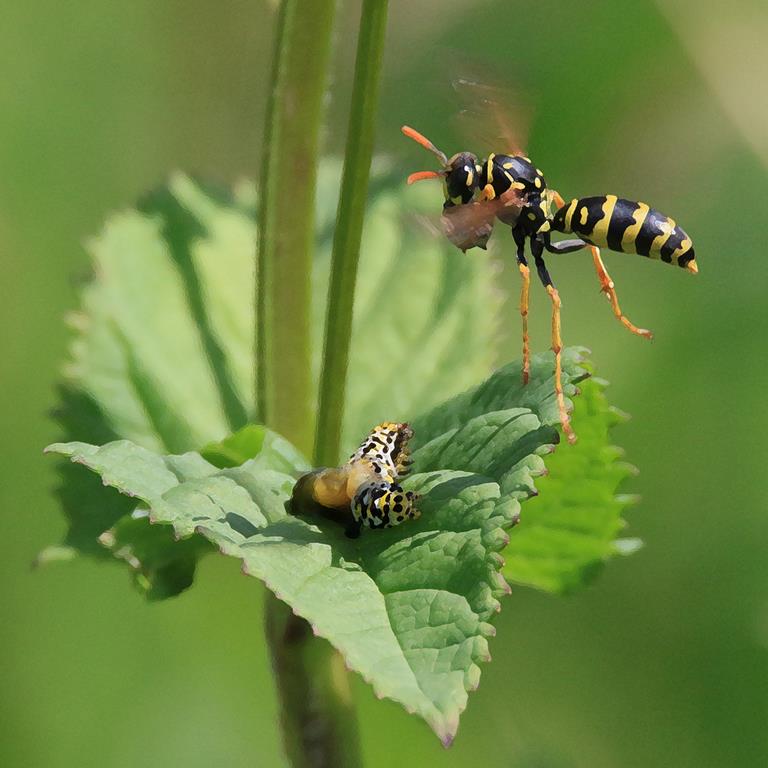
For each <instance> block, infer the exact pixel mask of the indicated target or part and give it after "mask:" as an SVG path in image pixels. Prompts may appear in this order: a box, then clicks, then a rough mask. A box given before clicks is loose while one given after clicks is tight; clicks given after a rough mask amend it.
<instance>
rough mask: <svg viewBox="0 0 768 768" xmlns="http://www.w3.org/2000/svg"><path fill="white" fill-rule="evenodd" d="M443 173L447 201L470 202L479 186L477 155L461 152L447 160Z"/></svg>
mask: <svg viewBox="0 0 768 768" xmlns="http://www.w3.org/2000/svg"><path fill="white" fill-rule="evenodd" d="M443 173H444V174H445V197H446V202H450V203H453V204H455V205H458V204H460V203H468V202H470V200H472V198H473V197H474V196H475V190H476V189H477V188H478V187H479V177H480V173H479V171H478V166H477V157H475V155H473V154H472V153H471V152H459V153H458V154H455V155H454V156H453V157H452V158H451V159H450V160H449V161H448V162H447V164H446V166H445V171H444V172H443Z"/></svg>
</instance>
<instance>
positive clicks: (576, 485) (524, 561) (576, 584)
mask: <svg viewBox="0 0 768 768" xmlns="http://www.w3.org/2000/svg"><path fill="white" fill-rule="evenodd" d="M579 386H580V389H581V394H580V396H579V397H578V398H576V400H575V401H574V402H575V406H576V407H575V409H574V412H573V427H574V430H575V431H576V434H577V435H578V436H579V439H578V442H577V443H576V445H574V446H564V447H563V448H561V449H560V450H558V451H556V452H555V453H554V454H553V456H552V457H551V458H550V459H549V460H548V461H547V469H548V470H549V474H548V476H547V477H543V478H541V480H539V481H538V482H537V486H538V490H539V495H538V497H537V498H535V499H532V500H531V501H530V502H529V503H528V504H527V505H526V508H525V518H524V523H525V524H524V525H521V526H520V528H519V529H518V530H517V531H516V532H515V535H514V536H513V537H512V540H511V541H510V543H509V546H508V547H507V548H506V549H505V550H504V552H503V556H504V558H505V560H506V565H505V566H504V570H503V573H504V575H505V576H506V577H507V579H509V580H510V581H513V582H517V583H519V584H527V585H529V586H533V587H538V588H539V589H544V590H547V591H549V592H556V593H561V594H562V593H566V592H572V591H573V590H575V589H578V588H580V587H582V586H583V585H584V584H587V583H588V582H590V581H591V580H592V579H593V578H594V577H595V576H596V575H597V574H598V573H599V572H600V570H602V567H603V565H604V564H605V562H606V560H608V559H609V558H610V557H612V556H613V555H616V554H632V553H633V552H635V551H637V549H638V548H639V547H640V546H641V543H640V542H639V540H637V539H617V538H616V537H617V536H618V535H619V533H620V532H621V530H622V529H623V528H624V525H625V523H624V521H623V520H622V513H623V511H624V510H625V509H626V507H627V506H628V505H630V504H631V503H633V502H634V501H635V498H634V497H632V496H626V495H617V493H616V491H617V489H618V488H619V486H620V485H621V484H622V483H623V482H624V480H626V479H627V478H628V477H630V476H631V475H633V474H636V470H635V468H634V467H633V466H632V465H631V464H627V463H626V462H623V461H621V460H620V459H621V457H622V456H623V451H622V450H621V449H620V448H616V447H615V446H612V445H611V443H610V435H609V432H610V428H611V427H613V426H614V425H616V424H617V423H620V422H621V421H623V420H624V419H625V418H626V417H625V416H624V415H623V414H622V413H621V412H619V411H617V410H616V409H615V408H611V407H610V406H609V405H608V401H607V400H606V397H605V394H604V392H603V390H604V388H605V386H606V383H605V382H604V381H601V380H599V379H595V378H591V379H588V380H586V381H584V382H582V383H581V384H580V385H579Z"/></svg>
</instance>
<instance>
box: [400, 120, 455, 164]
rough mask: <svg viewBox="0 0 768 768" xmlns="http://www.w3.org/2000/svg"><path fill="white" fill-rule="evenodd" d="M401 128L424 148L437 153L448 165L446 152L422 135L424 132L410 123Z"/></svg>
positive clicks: (441, 160) (443, 162)
mask: <svg viewBox="0 0 768 768" xmlns="http://www.w3.org/2000/svg"><path fill="white" fill-rule="evenodd" d="M400 130H401V131H402V132H403V133H404V134H405V135H406V136H407V137H408V138H409V139H413V140H414V141H415V142H416V143H418V144H421V146H422V147H424V149H428V150H429V151H430V152H432V154H434V155H436V156H437V158H438V160H440V162H441V163H442V164H443V165H448V158H447V157H446V155H445V152H441V151H440V150H439V149H438V148H437V147H436V146H435V145H434V144H433V143H432V142H431V141H430V140H429V139H428V138H427V137H426V136H422V134H420V133H419V132H418V131H416V130H414V129H413V128H411V127H410V126H408V125H404V126H402V128H400Z"/></svg>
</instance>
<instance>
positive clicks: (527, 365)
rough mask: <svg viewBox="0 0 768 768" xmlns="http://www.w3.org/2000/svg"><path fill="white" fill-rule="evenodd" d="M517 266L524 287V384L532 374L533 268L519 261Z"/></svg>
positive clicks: (521, 301)
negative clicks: (530, 313)
mask: <svg viewBox="0 0 768 768" xmlns="http://www.w3.org/2000/svg"><path fill="white" fill-rule="evenodd" d="M517 267H518V269H519V270H520V276H521V277H522V278H523V287H522V288H521V290H520V317H521V318H522V320H523V384H527V383H528V378H529V376H530V374H531V346H530V343H529V341H528V289H529V288H530V285H531V270H530V269H528V266H527V265H526V264H520V263H519V262H518V265H517Z"/></svg>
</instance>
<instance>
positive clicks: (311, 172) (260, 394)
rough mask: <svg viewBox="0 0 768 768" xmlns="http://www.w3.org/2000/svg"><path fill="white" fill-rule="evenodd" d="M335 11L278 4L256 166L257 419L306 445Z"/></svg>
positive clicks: (287, 1)
mask: <svg viewBox="0 0 768 768" xmlns="http://www.w3.org/2000/svg"><path fill="white" fill-rule="evenodd" d="M334 10H335V0H284V1H283V3H282V4H281V6H280V10H279V14H278V22H277V36H276V40H275V52H274V60H273V72H272V90H271V92H270V96H269V105H268V108H267V124H266V131H265V141H264V150H263V163H262V173H261V192H260V195H261V197H260V205H259V257H258V262H257V273H258V274H257V290H256V393H257V396H256V397H257V407H256V418H257V421H259V422H261V423H262V424H267V425H268V426H269V427H271V428H273V429H275V430H277V431H278V432H280V433H281V434H282V435H284V436H285V437H287V438H288V439H289V440H291V441H292V442H293V443H294V445H296V446H297V447H298V448H299V449H301V450H302V451H303V452H304V453H306V454H309V451H310V449H311V447H312V419H311V412H312V410H311V403H312V388H311V379H310V375H311V374H310V322H309V307H310V301H311V293H310V285H311V283H310V281H311V277H312V252H313V245H314V235H315V232H314V224H315V181H316V177H317V154H318V141H319V135H320V127H321V122H322V116H323V110H322V107H323V97H324V94H325V89H326V84H327V80H328V69H329V62H330V53H331V38H332V31H333V16H334Z"/></svg>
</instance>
